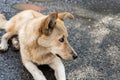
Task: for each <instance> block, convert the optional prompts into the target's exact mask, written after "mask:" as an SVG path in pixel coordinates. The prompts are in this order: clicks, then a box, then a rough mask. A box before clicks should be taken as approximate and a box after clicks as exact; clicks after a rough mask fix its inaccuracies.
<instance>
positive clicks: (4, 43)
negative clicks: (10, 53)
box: [0, 32, 13, 51]
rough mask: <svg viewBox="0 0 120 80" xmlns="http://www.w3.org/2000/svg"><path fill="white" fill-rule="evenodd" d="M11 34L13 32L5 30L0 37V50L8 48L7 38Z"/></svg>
mask: <svg viewBox="0 0 120 80" xmlns="http://www.w3.org/2000/svg"><path fill="white" fill-rule="evenodd" d="M11 36H13V33H10V32H7V33H5V34H4V35H3V36H2V38H1V44H0V50H1V51H6V50H7V49H8V44H7V43H8V40H9V39H10V38H11Z"/></svg>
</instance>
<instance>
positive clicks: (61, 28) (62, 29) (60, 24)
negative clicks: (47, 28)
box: [56, 19, 68, 36]
mask: <svg viewBox="0 0 120 80" xmlns="http://www.w3.org/2000/svg"><path fill="white" fill-rule="evenodd" d="M56 28H57V29H58V30H59V32H62V33H63V34H64V35H65V36H68V33H67V29H66V27H65V25H64V22H63V21H62V20H60V19H57V20H56Z"/></svg>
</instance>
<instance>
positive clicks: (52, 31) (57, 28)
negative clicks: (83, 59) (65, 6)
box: [0, 10, 77, 80]
mask: <svg viewBox="0 0 120 80" xmlns="http://www.w3.org/2000/svg"><path fill="white" fill-rule="evenodd" d="M67 17H68V18H70V19H72V18H74V17H73V15H72V14H70V13H68V12H63V13H59V14H58V13H56V12H52V13H50V14H49V15H43V14H41V13H38V12H36V11H33V10H25V11H22V12H20V13H18V14H16V15H15V16H13V17H12V18H11V19H10V20H8V21H6V20H5V17H4V16H2V17H0V18H1V20H2V23H1V24H0V27H1V28H3V29H5V30H6V33H5V34H4V35H3V36H2V40H1V45H0V50H7V49H8V44H7V41H8V39H10V38H11V37H12V36H13V35H18V37H19V38H18V39H19V43H20V53H21V58H22V62H23V65H24V66H25V67H26V69H27V70H28V71H29V72H30V73H31V74H32V76H33V78H34V79H35V80H46V78H45V77H44V75H43V73H42V72H41V71H40V70H39V69H38V68H37V67H36V65H35V64H34V63H36V64H38V65H42V64H48V65H49V66H50V67H51V68H53V69H54V70H55V76H56V79H57V80H66V77H65V69H64V65H63V63H62V62H61V60H60V58H59V57H61V58H63V59H65V60H72V59H75V58H76V57H77V54H76V52H75V51H74V50H73V48H72V47H71V46H70V44H69V42H68V40H67V37H68V33H67V30H66V28H65V26H64V19H65V18H67ZM3 24H5V25H3ZM15 41H16V40H15ZM16 43H17V42H16ZM17 44H18V43H17ZM58 56H59V57H58Z"/></svg>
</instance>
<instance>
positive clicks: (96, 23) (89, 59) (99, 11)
mask: <svg viewBox="0 0 120 80" xmlns="http://www.w3.org/2000/svg"><path fill="white" fill-rule="evenodd" d="M25 1H27V0H8V1H7V2H6V4H4V3H3V1H2V0H0V12H1V13H4V14H5V16H6V17H7V19H9V18H10V17H11V16H12V15H14V14H15V13H16V12H18V11H17V10H15V9H12V8H11V5H12V4H14V3H20V2H25ZM27 2H28V3H34V4H37V5H41V6H44V7H47V8H48V10H47V11H45V12H43V13H44V14H47V13H49V12H51V11H57V12H62V11H68V12H71V13H73V14H74V15H75V19H74V20H73V21H71V20H69V19H67V20H65V23H66V27H67V29H68V32H69V41H70V43H71V45H72V46H73V47H74V49H75V50H76V52H77V53H78V55H79V58H78V59H77V60H75V61H70V62H66V61H63V62H64V64H65V67H66V75H67V79H68V80H120V0H59V1H57V0H56V1H54V2H47V0H46V2H30V1H27ZM3 33H4V31H2V30H1V31H0V35H2V34H3ZM44 67H45V68H43V67H40V69H43V71H44V72H45V73H47V74H46V75H47V77H48V80H54V79H53V77H52V79H50V76H51V75H52V74H49V72H50V73H51V72H52V70H51V69H48V68H47V66H44ZM0 80H33V79H32V77H31V75H30V74H29V73H28V72H27V70H26V69H25V68H24V67H23V65H22V64H21V59H20V54H19V52H13V51H11V49H9V51H8V52H6V53H4V54H3V53H1V54H0Z"/></svg>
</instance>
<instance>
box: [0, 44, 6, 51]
mask: <svg viewBox="0 0 120 80" xmlns="http://www.w3.org/2000/svg"><path fill="white" fill-rule="evenodd" d="M7 49H8V45H2V44H0V51H2V52H5V51H7Z"/></svg>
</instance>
